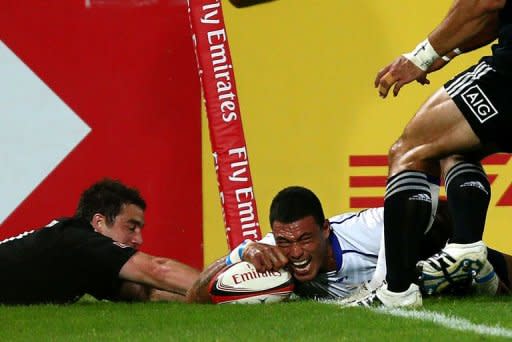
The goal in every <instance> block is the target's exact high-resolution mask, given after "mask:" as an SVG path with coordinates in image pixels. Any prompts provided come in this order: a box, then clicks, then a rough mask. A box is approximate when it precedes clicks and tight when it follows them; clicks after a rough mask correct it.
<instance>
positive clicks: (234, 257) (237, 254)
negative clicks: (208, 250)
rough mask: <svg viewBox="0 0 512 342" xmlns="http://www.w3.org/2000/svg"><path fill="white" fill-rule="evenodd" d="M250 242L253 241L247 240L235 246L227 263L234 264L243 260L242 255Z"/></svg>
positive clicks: (227, 258)
mask: <svg viewBox="0 0 512 342" xmlns="http://www.w3.org/2000/svg"><path fill="white" fill-rule="evenodd" d="M249 242H252V241H251V240H245V241H244V242H242V243H241V244H239V245H238V246H236V247H235V248H233V250H232V251H231V253H229V255H228V256H227V257H226V265H232V264H236V263H237V262H240V261H242V255H243V253H244V250H245V248H246V247H247V245H248V243H249Z"/></svg>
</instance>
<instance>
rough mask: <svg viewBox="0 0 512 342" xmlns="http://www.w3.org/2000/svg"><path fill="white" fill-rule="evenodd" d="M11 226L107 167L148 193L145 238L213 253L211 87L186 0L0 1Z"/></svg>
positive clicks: (5, 226) (0, 83) (0, 122)
mask: <svg viewBox="0 0 512 342" xmlns="http://www.w3.org/2000/svg"><path fill="white" fill-rule="evenodd" d="M0 167H1V168H0V238H4V237H8V236H11V235H13V234H16V233H19V232H21V231H24V230H26V229H29V228H34V227H39V226H42V225H44V224H46V223H47V222H49V221H50V220H51V219H53V218H55V217H62V216H69V215H72V214H73V212H74V210H75V208H76V204H77V201H78V198H79V195H80V193H81V191H82V190H83V189H84V188H86V187H87V186H89V185H90V184H91V183H93V182H95V181H96V180H98V179H101V178H102V177H111V178H117V179H120V180H122V181H123V182H125V183H127V184H129V185H131V186H135V187H137V188H139V189H140V191H141V193H142V194H143V196H144V197H145V199H146V200H147V202H148V209H147V215H146V221H147V226H146V231H145V233H144V236H145V243H144V246H143V250H145V251H149V252H151V253H154V254H158V255H162V256H167V257H173V258H176V259H178V260H181V261H184V262H186V263H188V264H190V265H192V266H195V267H198V268H200V267H202V265H203V246H202V191H201V184H202V181H201V106H200V88H199V81H198V78H197V70H196V64H195V57H194V52H193V48H192V40H191V35H190V25H189V22H188V16H187V12H186V1H185V0H167V1H147V0H144V1H143V0H124V1H121V0H72V1H71V0H70V1H58V0H50V1H43V0H24V1H14V0H7V1H2V2H0Z"/></svg>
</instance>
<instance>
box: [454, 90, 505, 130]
mask: <svg viewBox="0 0 512 342" xmlns="http://www.w3.org/2000/svg"><path fill="white" fill-rule="evenodd" d="M462 99H463V100H464V102H466V104H467V105H468V107H469V108H470V109H471V111H472V112H473V114H475V116H476V117H477V118H478V121H480V122H481V123H484V122H485V121H487V120H489V119H490V118H492V117H493V116H495V115H496V114H498V111H497V110H496V108H495V107H494V106H493V104H492V103H491V101H489V99H488V98H487V96H485V94H484V92H483V91H482V89H480V87H479V86H478V85H474V86H472V87H470V88H468V90H466V91H465V92H464V93H463V94H462Z"/></svg>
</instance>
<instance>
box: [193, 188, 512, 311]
mask: <svg viewBox="0 0 512 342" xmlns="http://www.w3.org/2000/svg"><path fill="white" fill-rule="evenodd" d="M383 221H384V219H383V208H371V209H367V210H363V211H360V212H353V213H345V214H341V215H337V216H334V217H332V218H330V219H329V220H326V219H325V217H324V213H323V209H322V206H321V203H320V201H319V199H318V198H317V196H316V195H315V194H314V193H313V192H311V191H310V190H308V189H306V188H303V187H297V186H295V187H288V188H285V189H283V190H282V191H280V192H279V193H278V194H277V195H276V197H275V198H274V199H273V201H272V204H271V207H270V224H271V227H272V233H269V234H267V236H265V237H264V238H263V239H262V240H261V241H259V242H248V243H246V244H243V245H241V246H239V247H238V248H235V249H234V250H233V251H232V252H231V254H230V255H229V256H228V257H227V258H222V259H219V260H217V261H216V262H215V263H213V264H212V265H210V266H209V267H208V268H207V269H206V270H205V271H203V273H202V274H201V276H200V278H199V280H198V281H197V283H196V284H194V286H193V287H192V289H191V290H190V292H189V294H188V300H189V301H191V302H203V303H204V302H209V301H210V299H209V295H208V283H209V281H210V279H211V278H212V277H213V276H214V275H215V274H216V273H217V272H218V271H219V270H220V269H221V268H223V267H224V266H225V265H226V263H227V264H230V263H232V262H236V261H238V259H241V260H244V261H248V262H251V263H252V264H254V265H255V267H256V269H257V270H258V271H260V272H263V271H267V270H279V269H281V268H282V267H286V268H287V269H288V270H289V271H290V272H291V273H292V275H293V277H294V278H295V280H296V283H295V292H296V294H298V295H299V296H301V297H306V298H326V299H342V298H348V297H350V296H353V297H355V298H358V296H360V294H361V293H360V292H365V291H368V290H371V289H372V288H375V287H377V286H379V285H380V284H381V283H382V281H383V280H384V278H385V275H386V270H385V257H384V254H385V253H384V250H383V243H382V242H381V241H382V240H383V239H382V238H383V230H384V223H383ZM451 226H452V225H451V220H450V217H449V215H448V207H447V205H446V203H445V202H439V205H438V210H437V212H436V216H435V219H434V220H433V222H432V224H431V227H430V229H429V231H428V233H427V234H425V235H424V237H423V240H422V244H421V251H420V255H421V256H422V257H423V258H426V257H428V256H431V255H432V254H434V253H435V252H437V251H439V250H441V248H442V247H443V246H444V245H445V244H446V242H447V240H448V238H449V237H450V234H451V231H452V229H451ZM239 256H241V257H240V258H239ZM493 266H494V267H493ZM483 270H484V271H481V272H480V273H479V274H478V275H476V277H475V279H474V281H473V283H474V284H473V287H474V289H475V290H476V291H477V292H480V293H488V294H496V293H508V288H509V287H510V282H509V279H510V277H511V276H512V274H511V273H510V270H512V257H511V256H508V255H505V254H503V253H500V252H497V251H494V250H492V249H489V253H488V261H486V264H485V265H484V267H483ZM494 270H496V273H497V274H498V276H499V279H500V280H501V282H500V281H499V280H498V277H497V276H496V273H495V271H494ZM498 284H499V288H498ZM358 292H359V293H358ZM347 302H348V303H349V302H350V299H347Z"/></svg>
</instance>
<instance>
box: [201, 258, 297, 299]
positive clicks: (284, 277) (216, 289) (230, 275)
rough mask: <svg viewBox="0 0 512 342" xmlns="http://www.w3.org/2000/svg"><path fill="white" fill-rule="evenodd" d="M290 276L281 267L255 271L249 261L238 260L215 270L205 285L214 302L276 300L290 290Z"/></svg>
mask: <svg viewBox="0 0 512 342" xmlns="http://www.w3.org/2000/svg"><path fill="white" fill-rule="evenodd" d="M293 288H294V285H293V278H292V275H291V274H290V273H289V272H288V271H286V270H284V269H281V270H279V271H267V272H263V273H259V272H257V271H256V269H255V268H254V266H253V265H252V264H251V263H248V262H245V261H241V262H238V263H236V264H233V265H230V266H226V267H225V268H223V269H222V270H221V271H219V273H217V274H216V275H215V276H214V277H213V278H212V280H211V281H210V285H209V287H208V290H209V293H210V296H211V299H212V302H213V303H215V304H228V303H239V304H260V303H276V302H280V301H283V300H285V299H288V297H290V295H291V293H292V292H293Z"/></svg>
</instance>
